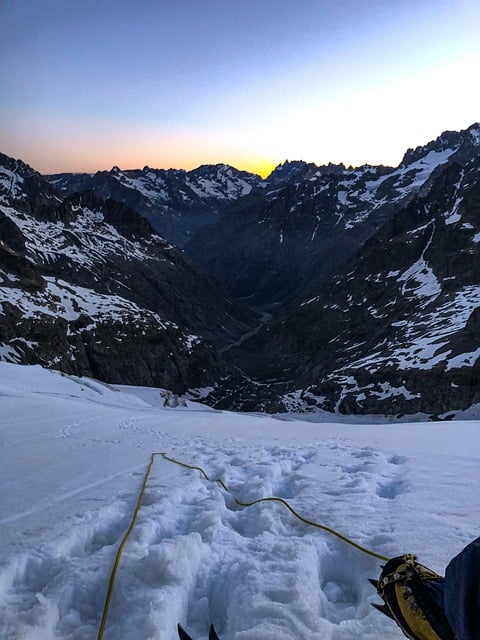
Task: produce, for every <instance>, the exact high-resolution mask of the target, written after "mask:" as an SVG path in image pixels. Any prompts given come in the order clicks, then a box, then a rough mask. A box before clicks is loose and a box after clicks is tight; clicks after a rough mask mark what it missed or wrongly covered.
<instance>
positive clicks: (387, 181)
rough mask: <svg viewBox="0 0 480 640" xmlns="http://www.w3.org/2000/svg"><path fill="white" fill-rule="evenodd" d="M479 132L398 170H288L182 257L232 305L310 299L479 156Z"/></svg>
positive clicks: (439, 145)
mask: <svg viewBox="0 0 480 640" xmlns="http://www.w3.org/2000/svg"><path fill="white" fill-rule="evenodd" d="M479 147H480V127H479V126H478V125H474V126H472V127H471V128H470V129H468V130H467V131H463V132H460V133H456V132H446V133H444V134H442V135H441V136H440V137H439V138H438V139H437V140H436V141H434V142H432V143H429V144H428V145H425V146H423V147H418V148H417V149H415V150H410V151H408V152H407V153H406V154H405V157H404V159H403V161H402V163H401V164H400V165H399V166H398V167H397V168H388V167H371V166H364V167H358V168H356V169H352V168H345V167H344V166H343V165H328V166H325V167H315V166H314V165H307V164H306V163H286V164H285V165H281V166H280V167H277V169H276V170H275V172H274V173H273V174H272V175H271V176H270V177H269V178H268V179H267V181H266V186H265V188H264V189H263V190H261V191H260V190H259V191H256V192H252V194H251V195H250V196H249V197H247V198H243V199H241V200H239V201H237V202H236V203H235V204H234V205H233V206H232V207H231V209H230V210H229V211H228V212H227V214H226V215H225V216H224V217H223V218H222V219H221V221H220V222H219V223H218V224H217V225H216V226H215V227H208V228H204V229H202V230H200V231H199V232H198V233H197V235H196V236H195V237H194V238H193V239H192V241H191V242H190V243H188V244H187V246H186V250H187V251H188V252H189V253H190V254H191V255H192V256H193V257H194V259H195V260H197V261H198V262H200V263H201V264H203V265H204V266H205V268H206V269H207V270H208V271H209V272H210V273H212V274H214V275H215V276H216V277H217V278H219V279H220V280H221V281H222V282H223V283H224V284H225V286H226V288H227V290H228V291H229V292H230V293H231V294H232V295H233V296H234V297H237V298H245V299H248V300H249V302H251V303H253V304H257V305H265V304H273V303H275V304H276V305H277V306H278V305H279V306H280V307H282V306H285V305H288V304H292V303H298V302H300V301H301V300H302V299H305V298H308V297H309V296H311V295H313V293H314V291H315V289H316V288H318V286H319V285H320V284H321V283H322V282H327V281H328V279H329V278H331V277H332V276H333V275H334V274H335V273H336V272H338V270H339V269H340V268H341V266H342V265H343V264H344V263H345V262H346V261H347V260H348V259H349V258H350V257H351V256H353V255H355V253H356V252H357V251H358V250H359V248H360V247H361V246H362V245H363V244H364V243H365V242H366V241H367V240H368V238H370V237H371V236H372V235H374V233H375V232H376V231H377V230H378V229H380V228H381V226H382V225H383V224H385V222H386V221H388V220H389V219H390V218H391V217H392V216H393V215H394V214H395V212H396V211H398V209H399V208H400V207H402V206H404V205H405V204H406V203H408V202H409V201H410V200H411V199H412V198H414V197H415V195H416V194H421V193H423V192H428V190H429V188H430V185H431V183H432V180H434V179H435V176H436V174H437V172H438V171H439V170H441V167H443V166H444V165H445V164H446V163H448V162H452V161H455V162H458V163H460V164H462V163H463V162H464V161H466V160H467V159H468V158H471V157H472V155H474V153H475V150H476V151H477V152H478V149H479Z"/></svg>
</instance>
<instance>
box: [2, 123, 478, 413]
mask: <svg viewBox="0 0 480 640" xmlns="http://www.w3.org/2000/svg"><path fill="white" fill-rule="evenodd" d="M479 250H480V125H478V124H475V125H472V126H471V127H469V128H468V129H467V130H464V131H460V132H445V133H443V134H441V135H440V136H439V137H438V138H437V139H436V140H434V141H432V142H430V143H428V144H426V145H424V146H419V147H417V148H416V149H409V150H408V151H407V152H406V153H405V155H404V157H403V159H402V161H401V163H400V164H399V166H398V167H384V166H369V165H366V166H362V167H345V166H344V165H332V164H330V165H326V166H317V165H314V164H312V163H305V162H301V161H298V162H285V163H284V164H282V165H279V166H278V167H277V168H276V169H275V170H274V171H273V172H272V174H271V175H270V176H269V177H268V178H266V179H265V180H263V179H261V178H260V177H259V176H256V175H255V174H249V173H247V172H241V171H237V170H236V169H234V168H233V167H229V166H227V165H214V166H208V165H206V166H202V167H199V168H198V169H196V170H194V171H190V172H186V171H180V170H172V169H170V170H159V169H151V168H149V167H145V168H144V169H142V170H128V171H122V170H120V169H119V168H118V167H114V168H113V169H112V170H111V171H101V172H98V173H96V174H94V175H90V174H57V175H53V176H41V175H40V174H39V173H38V172H36V171H35V170H33V169H32V168H30V167H29V166H28V165H26V164H24V163H23V162H22V161H19V160H14V159H12V158H8V157H7V156H1V155H0V278H1V281H0V305H1V308H0V321H1V322H0V357H1V359H3V360H8V361H12V362H18V363H32V362H40V363H42V364H44V365H46V366H50V367H53V368H57V369H60V370H62V371H65V372H66V373H76V374H83V375H94V376H95V377H97V378H100V379H103V380H105V381H107V382H108V381H109V382H121V383H129V384H147V385H152V386H160V387H166V388H169V389H171V390H173V391H175V392H178V393H182V392H185V391H186V390H187V389H188V390H190V393H192V394H193V395H194V396H201V397H204V398H205V401H206V402H208V403H209V404H212V405H214V406H217V407H221V408H230V409H232V408H233V409H240V410H262V411H270V412H281V411H285V410H290V411H303V412H305V411H306V412H312V411H318V410H319V409H322V410H326V411H330V412H339V413H380V414H389V415H401V414H405V413H407V414H416V413H423V414H428V415H431V416H436V417H444V418H445V417H450V416H453V415H455V413H456V412H458V411H461V410H463V409H467V408H469V407H472V406H474V405H475V404H477V403H479V402H480V266H479V265H480V261H479V259H478V258H479ZM477 362H478V363H477Z"/></svg>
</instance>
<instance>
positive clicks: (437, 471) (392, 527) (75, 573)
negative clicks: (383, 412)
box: [0, 363, 480, 640]
mask: <svg viewBox="0 0 480 640" xmlns="http://www.w3.org/2000/svg"><path fill="white" fill-rule="evenodd" d="M479 443H480V436H479V423H478V422H477V421H464V422H460V421H456V422H441V423H415V424H396V425H388V424H383V425H382V424H376V425H373V424H370V425H369V424H341V423H333V422H331V423H328V422H325V423H309V422H306V421H300V420H288V421H285V420H279V419H276V418H275V417H272V416H251V415H241V414H233V413H228V412H218V411H213V410H211V409H209V408H207V407H203V406H202V405H199V404H194V403H188V405H187V407H185V408H183V407H178V408H175V409H169V408H164V407H163V399H162V398H161V396H160V393H159V391H158V390H155V389H140V388H127V387H123V388H120V387H117V388H116V389H114V388H113V387H110V386H108V385H104V384H102V383H99V382H95V381H93V380H89V379H87V378H74V377H67V376H61V375H60V374H57V373H55V372H48V371H45V370H43V369H41V368H40V367H38V366H35V367H21V366H17V365H9V364H6V363H0V486H1V487H2V493H1V498H0V505H1V509H0V529H1V540H2V545H1V546H0V637H2V638H6V639H8V640H17V639H18V640H20V639H22V640H24V639H25V640H34V639H35V640H50V639H54V638H61V639H65V640H90V639H91V638H95V637H96V634H97V630H98V626H99V623H100V618H101V615H102V608H103V603H104V598H105V593H106V589H107V584H108V580H109V576H110V570H111V567H112V562H113V559H114V555H115V552H116V549H117V546H118V544H119V541H120V539H121V538H122V536H123V534H124V532H125V530H126V528H127V527H128V524H129V522H130V518H131V515H132V511H133V509H134V506H135V503H136V500H137V496H138V492H139V489H140V486H141V483H142V479H143V474H144V472H145V470H146V467H147V465H148V462H149V458H150V453H151V452H152V451H164V452H166V453H167V454H168V455H170V456H172V457H174V458H177V459H179V460H182V461H184V462H186V463H189V464H193V465H200V466H202V467H203V468H204V469H205V470H206V471H207V473H208V474H209V475H210V476H211V477H221V478H222V479H223V480H224V481H225V482H226V484H227V485H228V486H229V488H230V489H231V491H232V493H233V494H234V495H235V496H237V497H238V498H239V499H240V500H243V501H250V500H254V499H256V498H260V497H266V496H271V495H276V496H281V497H283V498H286V499H287V500H288V501H289V502H290V503H291V504H292V506H293V507H294V508H295V509H296V510H297V511H298V512H299V513H300V514H302V515H304V516H305V517H307V518H310V519H312V520H315V521H317V522H320V523H322V524H325V525H327V526H329V527H332V528H334V529H338V530H339V531H340V532H342V533H343V534H345V535H347V536H349V537H351V538H352V539H354V540H355V541H356V542H358V543H360V544H361V545H364V546H366V547H367V548H369V549H372V550H374V551H375V552H377V553H380V554H382V555H385V556H387V557H391V556H394V555H398V554H401V553H403V552H413V553H415V554H417V556H418V557H419V559H420V561H421V562H422V563H424V564H427V565H428V566H431V567H432V568H433V569H435V570H436V571H438V572H439V573H443V571H444V568H445V565H446V564H447V563H448V561H449V559H450V558H451V557H452V556H453V555H455V554H456V553H458V552H459V551H460V550H461V549H462V547H463V546H464V545H465V544H466V543H468V542H469V541H470V540H471V539H473V538H475V537H477V536H478V535H479V531H478V512H479V508H480V495H479V492H478V491H477V487H478V481H479V479H480V471H479V465H478V459H479V457H478V453H479ZM380 564H381V562H379V561H377V560H376V559H374V558H372V557H370V556H368V555H365V554H363V553H361V552H360V551H358V550H356V549H354V548H352V547H350V546H347V545H346V544H345V543H344V542H341V541H340V540H338V539H336V538H334V537H332V536H330V535H328V534H327V533H324V532H322V531H319V530H317V529H314V528H312V527H308V526H307V525H305V524H303V523H301V522H300V521H298V520H296V519H295V518H293V516H292V515H291V514H290V513H289V512H288V511H287V510H286V509H285V508H284V507H283V506H282V505H279V504H276V503H263V504H259V505H256V506H253V507H250V508H245V509H243V508H240V507H238V506H237V505H236V504H235V502H234V501H233V499H232V497H231V495H229V494H227V493H226V492H225V491H223V490H222V489H221V488H220V487H219V486H218V485H217V484H215V483H213V482H208V481H206V480H205V479H203V478H202V477H201V475H200V474H199V473H198V472H196V471H191V470H188V469H184V468H181V467H179V466H177V465H175V464H172V463H171V462H168V461H167V460H164V459H161V458H158V457H157V458H156V459H155V463H154V466H153V469H152V475H151V477H150V480H149V483H148V485H147V490H146V494H145V497H144V500H143V503H142V507H141V509H140V512H139V516H138V520H137V523H136V526H135V528H134V530H133V533H132V535H131V537H130V539H129V541H128V543H127V545H126V547H125V551H124V553H123V556H122V559H121V562H120V565H119V571H118V574H117V578H116V582H115V585H114V591H113V598H112V604H111V609H110V614H109V617H108V621H107V626H106V631H105V636H104V637H105V638H106V639H107V638H108V639H118V638H122V640H147V639H151V640H157V639H158V640H174V639H176V638H177V636H176V625H177V622H180V623H181V624H182V625H183V626H184V627H185V628H186V629H188V631H189V632H190V633H191V634H192V637H193V638H195V640H206V638H207V635H208V627H209V625H210V623H211V622H213V623H214V624H215V626H216V628H217V631H218V633H219V635H220V637H221V639H222V640H233V639H235V640H274V639H275V640H282V639H285V640H287V639H288V640H302V639H305V640H306V639H308V640H312V639H318V640H320V639H321V640H358V639H359V638H362V639H363V640H385V638H389V639H391V640H393V639H394V638H398V639H399V640H400V638H402V637H403V635H402V634H401V632H400V631H399V630H397V628H396V627H395V626H394V625H393V624H392V623H391V622H390V621H389V620H388V619H387V618H385V617H384V616H382V615H381V614H379V613H378V612H377V611H375V610H374V609H373V608H372V607H371V606H370V603H371V602H376V601H378V600H377V597H376V595H375V592H374V589H373V588H372V587H371V585H370V584H369V583H368V581H367V578H368V577H377V575H378V573H379V567H380Z"/></svg>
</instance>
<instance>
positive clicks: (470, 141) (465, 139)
mask: <svg viewBox="0 0 480 640" xmlns="http://www.w3.org/2000/svg"><path fill="white" fill-rule="evenodd" d="M475 148H477V149H479V148H480V124H478V123H474V124H472V125H471V126H470V127H468V129H465V130H463V131H444V132H443V133H442V134H441V135H439V136H438V138H436V139H435V140H432V141H431V142H429V143H428V144H426V145H421V146H418V147H415V149H408V150H407V151H406V153H405V155H404V156H403V159H402V162H401V163H400V167H407V166H409V165H412V164H414V163H416V162H418V161H421V160H423V161H429V160H431V161H434V158H435V156H436V157H437V158H436V159H437V160H441V159H444V161H447V160H448V158H450V157H454V156H455V155H460V156H461V158H465V155H467V156H468V155H471V153H472V151H474V149H475Z"/></svg>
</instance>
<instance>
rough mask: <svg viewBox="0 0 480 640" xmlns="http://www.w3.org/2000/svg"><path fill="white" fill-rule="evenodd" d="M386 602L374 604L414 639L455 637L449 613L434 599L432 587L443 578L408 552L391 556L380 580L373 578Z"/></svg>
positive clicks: (441, 581) (440, 639) (438, 639)
mask: <svg viewBox="0 0 480 640" xmlns="http://www.w3.org/2000/svg"><path fill="white" fill-rule="evenodd" d="M370 582H371V583H372V584H373V585H374V586H375V588H376V589H377V593H378V595H379V596H380V597H381V598H382V600H383V601H384V603H385V604H384V605H373V606H374V607H375V608H376V609H378V610H379V611H381V612H382V613H384V614H385V615H387V616H389V617H390V618H393V620H395V622H396V623H397V624H398V626H399V627H400V629H401V630H402V631H403V633H404V634H405V635H406V636H407V638H410V639H411V640H455V635H454V633H453V631H452V628H451V627H450V625H449V623H448V620H447V617H446V615H445V613H444V612H443V610H442V609H441V608H440V607H439V605H438V604H437V603H436V602H435V598H434V597H433V594H432V591H431V589H432V588H434V587H435V584H439V583H443V578H442V577H441V576H439V575H437V574H436V573H435V572H434V571H432V570H431V569H428V568H427V567H424V566H423V565H421V564H420V563H418V562H417V561H416V559H415V556H413V555H410V554H406V555H404V556H399V557H397V558H392V559H391V560H389V561H388V562H387V563H386V565H385V566H384V567H383V569H382V572H381V574H380V578H379V580H378V581H375V580H371V581H370Z"/></svg>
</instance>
